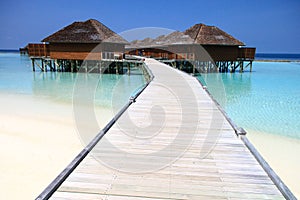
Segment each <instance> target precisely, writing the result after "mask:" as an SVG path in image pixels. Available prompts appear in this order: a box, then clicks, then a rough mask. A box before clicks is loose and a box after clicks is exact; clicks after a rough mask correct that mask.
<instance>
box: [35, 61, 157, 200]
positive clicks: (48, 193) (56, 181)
mask: <svg viewBox="0 0 300 200" xmlns="http://www.w3.org/2000/svg"><path fill="white" fill-rule="evenodd" d="M143 67H144V68H145V70H146V71H147V73H148V75H149V76H150V79H149V80H148V81H147V82H146V84H145V85H144V87H142V88H141V89H140V90H139V91H138V92H137V93H136V94H135V95H133V96H131V97H130V99H129V101H128V102H127V103H126V104H125V105H124V106H123V107H122V108H121V110H120V111H119V112H118V113H117V114H116V115H115V116H114V117H113V118H112V119H111V120H110V121H109V122H108V124H107V125H106V126H105V127H104V128H103V129H102V130H101V131H100V132H99V133H98V134H97V135H96V136H95V137H94V138H93V140H92V141H91V142H90V143H89V144H88V145H87V146H86V147H85V148H84V149H83V150H82V151H81V152H80V153H79V154H78V155H77V156H76V157H75V158H74V159H73V160H72V162H71V163H70V164H69V165H68V166H67V167H66V168H65V169H64V170H63V171H62V172H61V173H60V174H59V175H58V176H57V177H56V178H55V179H54V180H53V181H52V182H51V183H50V184H49V185H48V186H47V187H46V188H45V189H44V191H43V192H42V193H41V194H40V195H39V196H38V197H37V198H36V200H44V199H49V198H50V197H51V196H52V195H53V193H54V192H55V191H56V190H57V188H59V186H60V185H61V184H62V183H63V182H64V181H65V180H66V178H68V176H69V175H70V174H71V173H72V172H73V171H74V169H75V168H76V167H77V166H78V165H79V164H80V163H81V161H82V160H83V159H84V158H85V157H86V156H87V155H88V154H89V153H90V152H91V150H92V149H93V148H94V147H95V145H96V144H97V143H98V142H99V141H100V140H101V139H102V138H103V136H104V135H105V134H106V133H107V131H108V130H109V129H110V128H111V127H112V126H113V125H114V124H115V123H116V121H117V120H118V119H119V118H120V117H121V115H122V114H123V113H124V112H125V111H126V110H127V109H128V107H129V106H130V105H131V104H132V103H134V102H135V100H136V98H137V97H138V96H139V95H140V94H141V93H142V92H143V91H144V90H145V89H146V87H147V86H148V85H149V83H150V82H151V81H152V80H153V78H154V76H153V74H152V72H151V70H150V69H149V68H148V67H147V66H146V65H143Z"/></svg>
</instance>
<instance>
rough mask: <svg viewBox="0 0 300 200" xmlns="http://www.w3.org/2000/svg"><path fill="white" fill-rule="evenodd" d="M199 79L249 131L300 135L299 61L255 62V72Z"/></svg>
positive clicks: (235, 120)
mask: <svg viewBox="0 0 300 200" xmlns="http://www.w3.org/2000/svg"><path fill="white" fill-rule="evenodd" d="M199 79H200V80H201V81H202V82H203V83H204V84H206V85H207V88H208V90H209V91H210V92H211V93H212V95H213V96H214V98H215V99H216V100H217V101H218V102H219V103H220V104H221V105H222V107H223V108H224V110H225V111H226V113H227V114H228V115H229V117H230V118H232V119H233V121H234V122H235V123H236V124H237V125H238V126H241V127H243V128H245V129H246V130H248V131H250V132H249V134H251V131H256V132H265V133H270V134H277V135H282V136H288V137H292V138H297V139H300V63H296V62H290V63H286V62H254V63H253V72H252V73H250V72H249V71H248V72H244V73H233V74H231V73H224V74H221V73H220V74H202V75H201V76H200V77H199Z"/></svg>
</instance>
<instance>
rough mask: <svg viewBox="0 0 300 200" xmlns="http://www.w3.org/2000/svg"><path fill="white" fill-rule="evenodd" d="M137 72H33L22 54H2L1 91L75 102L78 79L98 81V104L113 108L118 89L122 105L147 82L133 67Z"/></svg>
mask: <svg viewBox="0 0 300 200" xmlns="http://www.w3.org/2000/svg"><path fill="white" fill-rule="evenodd" d="M132 72H134V75H133V74H131V75H130V76H128V75H115V74H101V75H100V74H91V73H89V74H85V73H68V72H63V73H61V72H39V71H36V72H32V67H31V60H30V59H29V58H28V56H21V55H20V54H19V53H5V52H1V53H0V92H1V93H4V94H5V93H12V94H25V95H33V96H34V97H37V98H41V99H48V100H52V101H55V102H59V103H62V102H63V103H72V98H73V88H74V84H75V82H76V80H77V79H79V78H80V80H86V81H87V82H91V83H95V80H97V83H98V85H97V89H96V91H95V104H96V106H97V105H98V106H103V107H108V108H110V107H111V106H112V98H113V93H114V91H122V93H121V94H120V95H118V99H117V101H119V103H118V104H120V105H124V104H125V103H126V102H127V101H128V99H129V98H130V96H131V95H132V94H133V93H134V92H136V90H137V89H138V88H140V87H142V86H143V85H144V83H145V79H144V76H143V75H142V72H141V70H140V69H138V68H135V69H133V70H132Z"/></svg>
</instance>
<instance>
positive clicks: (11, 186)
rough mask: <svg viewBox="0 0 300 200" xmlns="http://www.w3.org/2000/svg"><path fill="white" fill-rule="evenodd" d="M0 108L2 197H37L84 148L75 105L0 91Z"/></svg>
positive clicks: (103, 120) (102, 119)
mask: <svg viewBox="0 0 300 200" xmlns="http://www.w3.org/2000/svg"><path fill="white" fill-rule="evenodd" d="M0 110H1V112H0V159H1V165H0V171H1V174H0V188H1V192H0V199H34V198H36V197H37V195H38V194H40V193H41V192H42V190H43V189H44V188H45V187H46V186H47V185H48V184H49V183H50V182H51V181H52V180H53V179H54V178H55V177H56V176H57V175H58V174H59V173H60V172H61V171H62V170H63V169H64V168H65V167H66V166H67V165H68V164H69V163H70V162H71V160H72V159H73V158H74V157H75V156H76V155H77V154H78V153H79V152H80V151H81V150H82V148H83V145H82V144H81V142H80V138H79V136H78V134H77V130H76V126H75V122H74V119H73V111H72V105H71V104H60V103H56V102H51V101H49V100H45V99H44V100H43V99H41V100H38V99H35V98H33V97H31V96H28V95H7V94H0ZM105 112H106V113H105V114H103V115H102V116H104V118H105V119H104V118H101V121H102V122H99V123H100V124H101V125H103V124H106V121H108V120H109V119H110V118H111V113H109V112H107V111H105Z"/></svg>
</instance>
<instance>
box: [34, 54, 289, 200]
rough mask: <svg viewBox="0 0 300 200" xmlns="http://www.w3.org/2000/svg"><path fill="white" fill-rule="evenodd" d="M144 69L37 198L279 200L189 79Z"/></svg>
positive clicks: (155, 67)
mask: <svg viewBox="0 0 300 200" xmlns="http://www.w3.org/2000/svg"><path fill="white" fill-rule="evenodd" d="M145 62H146V64H147V66H148V68H149V69H150V70H151V71H152V73H153V75H154V79H153V80H152V82H150V84H149V85H148V86H147V87H146V88H145V90H144V91H143V92H142V93H141V94H140V95H139V96H138V97H137V99H136V102H134V103H132V104H131V105H130V106H129V107H128V109H126V111H125V112H124V113H123V115H121V117H120V118H119V119H118V120H117V122H116V123H115V124H114V125H112V127H111V128H110V129H109V130H108V132H107V133H106V134H105V136H104V137H103V138H102V139H101V140H100V141H99V142H98V143H97V144H96V146H95V147H94V148H92V151H91V152H89V153H88V155H87V156H86V157H85V158H84V159H83V160H82V161H81V162H80V164H79V165H78V166H77V167H76V169H75V170H74V171H73V172H72V173H71V174H70V175H69V176H68V178H67V179H66V180H63V179H62V178H59V177H58V179H60V180H59V181H58V182H62V184H61V185H60V186H59V184H57V183H58V182H56V186H53V185H52V186H50V187H49V188H46V190H45V191H44V192H43V193H42V194H41V195H40V196H39V197H38V199H39V198H40V199H43V198H45V197H46V196H47V195H49V191H50V190H51V188H52V190H53V188H55V187H58V186H59V187H58V188H57V190H56V189H55V193H54V194H53V195H52V197H51V199H284V196H283V194H282V193H281V192H280V190H279V188H278V187H277V186H276V185H275V184H274V182H273V181H272V180H271V178H270V177H269V175H270V174H269V173H267V171H268V170H266V169H264V168H263V167H262V166H263V165H261V163H260V162H258V161H257V158H256V156H255V155H254V154H253V153H251V152H250V150H249V148H248V147H247V146H246V145H245V142H244V141H245V140H246V139H245V136H241V135H240V137H242V138H244V140H241V139H240V137H238V136H237V135H239V134H237V133H238V132H239V131H238V129H236V127H234V126H233V125H232V124H231V123H230V121H229V120H228V119H227V118H226V116H225V115H224V113H223V112H222V111H221V110H220V109H219V106H218V105H217V104H216V102H215V101H213V100H212V98H211V97H210V95H209V94H208V93H207V92H206V91H205V89H203V88H202V86H201V85H200V84H199V83H198V81H197V80H196V79H195V78H194V77H192V76H190V75H188V74H186V73H183V72H181V71H179V70H176V69H173V68H171V67H169V66H167V65H165V64H162V63H160V62H158V61H155V60H153V59H146V61H145ZM191 94H192V95H191ZM193 95H194V96H193ZM155 105H156V106H159V107H160V108H163V109H164V112H161V110H160V108H158V107H155ZM178 105H180V106H178ZM151 109H152V110H151ZM150 111H151V112H150ZM129 116H130V119H131V122H134V124H131V123H129V121H128V117H129ZM136 126H138V127H139V128H137V127H136ZM126 134H127V135H126ZM128 134H129V135H128ZM152 134H154V135H152ZM241 134H243V133H241ZM107 141H109V142H110V144H112V145H108V143H107ZM115 147H117V149H119V150H116V148H115ZM250 149H251V148H250ZM275 182H276V181H275ZM50 193H51V192H50ZM290 197H293V196H290Z"/></svg>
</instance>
